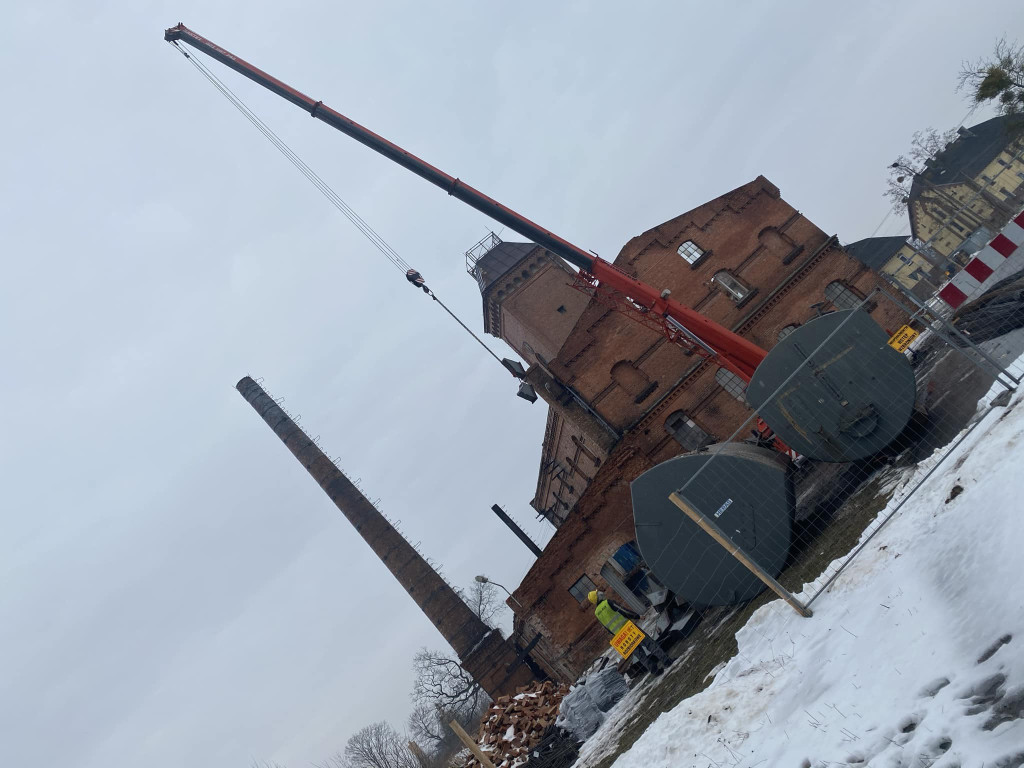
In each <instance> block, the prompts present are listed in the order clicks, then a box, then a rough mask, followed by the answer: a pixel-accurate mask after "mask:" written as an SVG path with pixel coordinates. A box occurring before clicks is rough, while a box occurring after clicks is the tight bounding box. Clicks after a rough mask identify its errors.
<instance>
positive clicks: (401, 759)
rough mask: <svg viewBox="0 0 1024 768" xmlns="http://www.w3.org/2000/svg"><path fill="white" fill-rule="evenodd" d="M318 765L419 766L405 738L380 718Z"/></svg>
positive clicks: (364, 767) (349, 767) (358, 767)
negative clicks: (339, 750) (338, 751)
mask: <svg viewBox="0 0 1024 768" xmlns="http://www.w3.org/2000/svg"><path fill="white" fill-rule="evenodd" d="M318 768H420V764H419V761H418V760H417V759H416V757H415V756H414V755H413V753H412V752H411V751H409V747H408V746H407V741H406V739H405V738H404V737H403V736H402V735H401V734H399V733H398V731H396V730H395V729H394V728H392V727H391V726H390V725H388V724H387V723H386V722H384V721H380V722H378V723H373V724H372V725H368V726H366V727H365V728H363V729H361V730H359V731H357V732H356V733H355V734H354V735H353V736H352V737H351V738H349V740H348V741H347V742H346V743H345V750H344V752H340V753H338V754H336V755H334V757H332V758H330V759H329V760H328V761H327V762H325V763H321V764H320V765H319V766H318Z"/></svg>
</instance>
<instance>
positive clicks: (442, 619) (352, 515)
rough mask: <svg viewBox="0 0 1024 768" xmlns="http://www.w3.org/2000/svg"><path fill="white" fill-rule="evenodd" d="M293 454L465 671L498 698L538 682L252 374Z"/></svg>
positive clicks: (246, 382) (261, 406)
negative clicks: (416, 607) (424, 617)
mask: <svg viewBox="0 0 1024 768" xmlns="http://www.w3.org/2000/svg"><path fill="white" fill-rule="evenodd" d="M235 389H237V390H238V391H239V392H240V393H241V395H242V397H244V398H245V399H246V400H247V401H248V402H249V404H250V405H251V406H252V407H253V409H254V410H255V411H256V412H257V413H258V414H259V415H260V416H261V417H262V418H263V420H264V421H265V422H266V423H267V426H269V427H270V428H271V429H272V430H273V431H274V434H276V435H277V436H278V437H279V438H281V442H283V443H284V444H285V446H287V448H288V450H290V451H291V452H292V454H293V455H294V456H295V458H297V459H298V460H299V463H300V464H302V466H304V467H305V468H306V471H307V472H309V474H310V475H312V476H313V479H314V480H316V481H317V483H319V484H320V487H321V488H323V490H324V492H325V493H326V494H327V495H328V496H329V497H330V499H331V501H333V502H334V505H335V506H336V507H337V508H338V509H339V510H340V511H341V513H342V514H343V515H345V517H346V518H347V519H348V521H349V522H350V523H352V526H353V527H354V528H355V529H356V531H357V532H358V533H359V535H360V536H362V537H363V540H364V541H365V542H366V543H367V544H368V545H369V546H370V549H372V550H373V552H374V554H375V555H377V557H379V558H380V559H381V562H383V563H384V565H386V566H387V568H388V570H389V571H391V573H392V575H393V576H394V577H395V578H396V579H397V580H398V583H399V584H401V585H402V587H403V588H404V589H405V591H406V592H408V593H409V596H410V597H411V598H412V599H413V600H415V601H416V604H417V605H418V606H419V607H420V610H422V611H423V613H424V614H425V615H426V617H427V618H428V619H430V621H431V623H432V624H433V625H434V626H435V627H437V631H438V632H440V633H441V635H442V636H443V637H444V639H445V640H447V641H448V644H449V645H451V647H452V650H454V651H455V653H456V655H457V656H458V658H459V661H460V662H461V664H462V666H463V668H464V669H465V670H466V671H467V672H469V673H470V674H471V675H473V678H474V679H475V680H476V681H477V682H478V683H480V685H481V687H483V689H484V690H485V691H487V693H488V694H489V695H490V696H491V697H492V698H497V697H498V696H500V695H502V694H504V693H509V692H511V691H514V689H515V688H516V687H518V686H520V685H525V684H527V683H529V682H530V681H532V680H534V679H535V678H534V675H533V673H532V672H531V671H530V668H529V667H528V666H527V665H526V664H524V663H521V662H519V659H518V658H517V650H516V647H515V646H514V645H513V643H511V642H510V641H508V640H506V639H505V638H503V637H502V635H501V633H500V632H499V631H498V630H494V629H491V628H490V627H488V626H487V625H486V624H484V623H483V622H482V621H481V620H480V618H479V617H478V616H477V615H476V614H474V613H473V612H472V611H471V610H470V609H469V606H468V605H466V603H465V601H463V599H462V598H461V597H460V596H459V594H458V593H457V592H456V591H455V590H453V589H452V588H451V587H450V586H449V585H448V583H447V582H445V580H444V579H443V578H441V576H440V574H438V573H437V571H435V570H434V569H433V568H432V567H431V566H430V564H429V563H427V561H426V560H424V559H423V557H421V556H420V554H419V552H417V551H416V549H415V548H414V547H413V546H412V545H411V544H409V542H408V541H406V540H405V538H404V537H403V536H402V534H401V533H399V532H398V531H396V530H395V528H394V527H393V526H392V525H391V523H389V522H388V521H387V519H386V518H385V517H384V516H383V515H382V514H381V513H380V512H379V511H378V510H377V508H376V507H375V506H373V504H372V503H371V502H370V501H369V499H367V498H366V497H365V496H363V494H362V493H361V492H360V491H359V489H358V488H356V487H355V485H353V484H352V483H351V482H350V481H349V479H348V478H347V477H346V476H345V474H344V473H343V472H342V471H341V470H340V469H338V468H337V467H336V466H335V465H334V462H332V461H331V460H330V459H329V458H328V457H327V455H326V454H325V453H324V452H323V451H321V450H320V449H319V448H318V447H317V446H316V444H315V443H314V442H313V441H312V440H310V439H309V437H308V436H307V435H306V433H305V432H303V431H302V429H301V428H300V427H299V426H298V425H297V424H296V423H295V422H294V421H292V419H291V418H290V417H289V416H288V414H287V413H285V412H284V410H283V409H282V408H281V407H280V406H278V404H277V403H276V402H274V400H273V398H271V397H270V396H269V395H268V394H267V393H266V392H265V391H264V390H263V388H262V387H261V386H260V385H259V384H257V383H256V382H255V381H253V379H251V378H250V377H248V376H246V377H245V378H243V379H242V380H241V381H239V382H238V384H237V385H235Z"/></svg>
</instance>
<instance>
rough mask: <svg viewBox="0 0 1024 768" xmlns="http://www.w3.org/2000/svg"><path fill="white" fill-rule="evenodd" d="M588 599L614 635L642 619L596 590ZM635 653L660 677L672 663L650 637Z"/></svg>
mask: <svg viewBox="0 0 1024 768" xmlns="http://www.w3.org/2000/svg"><path fill="white" fill-rule="evenodd" d="M587 599H588V600H590V602H591V603H592V604H593V605H595V606H597V607H596V608H595V609H594V615H595V616H597V620H598V621H600V622H601V623H602V624H603V625H604V627H605V629H607V630H608V631H609V632H611V633H612V634H613V635H616V634H618V632H619V630H620V629H622V628H623V627H624V626H626V622H627V621H632V620H635V619H639V618H640V615H639V614H637V613H634V612H633V611H631V610H629V609H628V608H624V607H623V606H621V605H619V604H618V603H616V602H615V601H614V600H609V599H608V598H607V596H606V595H605V593H604V592H599V591H598V590H596V589H595V590H594V591H592V592H591V593H590V594H589V595H587ZM645 635H646V633H645ZM634 653H636V654H639V657H640V661H641V663H642V664H643V665H644V666H645V667H647V671H649V672H650V673H651V674H652V675H660V674H661V673H662V671H664V670H665V669H666V668H667V667H668V666H669V665H670V664H671V663H672V659H671V658H669V655H668V654H667V653H665V651H663V650H662V648H661V646H660V645H658V644H657V643H656V642H654V640H652V639H651V638H650V637H646V636H645V637H644V639H643V640H642V641H641V642H640V647H639V648H637V649H636V651H634Z"/></svg>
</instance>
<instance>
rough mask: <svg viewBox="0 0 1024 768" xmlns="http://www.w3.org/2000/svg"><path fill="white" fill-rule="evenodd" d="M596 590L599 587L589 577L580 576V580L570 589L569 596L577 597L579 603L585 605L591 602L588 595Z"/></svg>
mask: <svg viewBox="0 0 1024 768" xmlns="http://www.w3.org/2000/svg"><path fill="white" fill-rule="evenodd" d="M595 589H597V585H596V584H595V583H594V582H593V581H591V580H590V577H589V576H586V575H584V576H580V578H579V580H578V581H577V582H576V583H575V584H573V585H572V586H571V587H569V594H571V595H572V596H573V597H575V598H576V601H577V602H579V603H580V604H583V603H586V602H589V598H588V597H587V595H589V594H590V593H591V592H593V591H594V590H595Z"/></svg>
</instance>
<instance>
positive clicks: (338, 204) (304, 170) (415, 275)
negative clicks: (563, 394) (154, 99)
mask: <svg viewBox="0 0 1024 768" xmlns="http://www.w3.org/2000/svg"><path fill="white" fill-rule="evenodd" d="M171 44H172V45H173V46H174V47H175V48H176V49H177V50H178V52H179V53H181V55H182V56H184V57H185V58H186V59H188V61H189V62H191V64H192V66H194V67H195V68H196V69H197V70H198V71H199V72H200V74H202V75H203V77H205V78H206V79H207V80H208V81H209V82H210V84H211V85H213V87H214V88H216V89H217V90H218V91H219V92H220V93H221V95H223V96H224V98H226V99H227V100H228V101H229V102H231V104H232V105H233V106H234V107H235V108H236V109H237V110H238V111H239V112H241V113H242V114H243V115H244V116H245V117H246V119H247V120H248V121H249V122H250V123H252V124H253V125H254V126H255V127H256V129H257V130H258V131H259V132H260V133H262V134H263V135H264V136H265V137H266V138H267V140H268V141H270V143H271V144H273V145H274V146H275V147H277V149H278V150H279V151H280V152H281V154H282V155H284V156H285V158H286V159H287V160H288V161H289V162H290V163H291V164H292V165H294V166H295V167H296V168H297V169H298V171H299V172H300V173H301V174H302V175H303V176H305V177H306V178H307V179H308V180H309V181H310V183H312V184H313V186H314V187H316V188H317V189H318V190H320V192H321V194H323V196H324V197H326V198H327V200H328V201H329V202H330V203H331V204H332V205H333V206H334V207H335V208H337V209H338V210H339V211H341V213H342V214H344V216H345V218H347V219H348V220H349V221H350V222H352V224H353V225H354V226H355V227H356V229H358V230H359V231H360V232H361V233H362V234H363V236H364V237H366V239H367V240H369V241H370V243H371V244H372V245H373V246H374V247H375V248H376V249H377V250H378V251H380V252H381V254H382V255H383V256H384V258H386V259H387V260H388V261H389V262H391V264H392V266H394V267H395V268H396V269H398V270H399V271H400V272H403V273H404V274H405V278H406V280H408V281H409V282H410V283H411V284H412V285H413V286H414V287H416V288H420V289H422V290H423V292H424V293H425V294H427V295H428V296H430V298H431V299H433V300H434V301H436V302H437V303H438V304H439V305H440V306H441V308H442V309H443V310H444V311H445V312H447V313H448V314H449V315H451V317H452V319H454V320H455V322H457V323H458V324H459V325H460V326H462V328H463V329H464V330H465V331H466V333H468V334H469V335H470V336H472V337H473V338H474V339H475V340H476V342H477V343H478V344H479V345H480V346H481V347H483V348H484V349H485V350H487V353H488V354H489V355H490V356H491V357H493V358H494V359H495V360H497V361H498V362H499V363H501V366H502V368H505V369H506V370H510V369H509V368H508V366H506V365H505V363H504V362H503V361H502V359H501V358H500V357H498V356H497V355H496V354H495V353H494V351H493V350H492V349H491V348H490V347H489V346H487V345H486V344H485V343H484V342H483V340H482V339H481V338H480V337H479V336H477V335H476V334H475V333H473V331H472V330H471V329H470V328H469V326H467V325H466V324H465V323H464V322H462V320H460V319H459V317H458V316H457V315H456V314H455V313H454V312H452V311H451V310H450V309H449V308H448V307H447V305H445V303H444V302H443V301H441V300H440V299H439V298H438V297H437V295H436V294H435V293H434V292H433V291H432V290H430V288H428V287H427V285H426V282H425V280H424V279H423V276H422V275H421V274H420V273H419V272H417V271H416V270H415V269H413V268H412V267H410V266H409V263H408V262H407V261H406V260H405V259H403V258H402V257H401V256H400V255H399V253H398V252H397V251H396V250H395V249H394V248H392V247H391V246H390V245H389V244H388V242H387V241H386V240H385V239H384V238H383V237H381V236H380V235H379V234H378V233H377V232H376V231H375V230H374V229H373V227H371V226H370V225H369V224H367V223H366V221H365V220H364V219H363V218H362V217H361V216H360V215H359V214H358V213H356V211H355V210H354V209H353V208H352V206H350V205H349V204H348V203H346V202H345V201H344V200H342V199H341V196H340V195H338V193H337V192H335V191H334V190H333V189H332V188H331V187H330V185H329V184H328V183H327V182H326V181H324V180H323V179H322V178H321V177H320V176H319V175H318V174H317V173H316V171H314V170H313V169H312V168H310V167H309V165H307V164H306V162H305V161H304V160H303V159H302V158H301V157H299V156H298V154H296V153H295V151H294V150H293V149H292V148H291V147H289V146H288V144H287V143H286V142H285V141H284V139H282V138H281V137H280V136H278V135H277V134H276V133H275V132H274V131H273V130H272V129H271V128H270V126H268V125H267V124H266V123H264V122H263V120H261V119H260V118H259V116H258V115H257V114H256V113H255V112H253V111H252V110H251V109H250V108H249V107H248V105H246V104H245V102H243V101H242V99H241V98H239V97H238V95H237V94H235V92H234V91H232V90H231V89H230V88H229V87H228V86H227V85H226V84H225V83H224V82H223V81H222V80H221V79H220V78H219V77H217V76H216V75H215V74H214V73H213V72H211V71H210V69H209V68H208V67H207V66H206V65H205V64H203V63H202V62H201V61H199V60H198V58H197V57H196V56H194V55H192V54H190V53H189V52H188V51H186V50H185V49H184V48H182V47H181V46H180V45H178V42H177V41H176V40H175V41H172V43H171ZM513 375H515V374H514V373H513Z"/></svg>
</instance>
